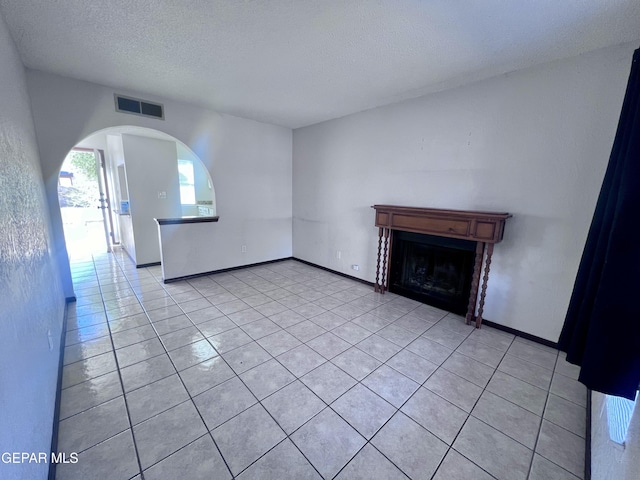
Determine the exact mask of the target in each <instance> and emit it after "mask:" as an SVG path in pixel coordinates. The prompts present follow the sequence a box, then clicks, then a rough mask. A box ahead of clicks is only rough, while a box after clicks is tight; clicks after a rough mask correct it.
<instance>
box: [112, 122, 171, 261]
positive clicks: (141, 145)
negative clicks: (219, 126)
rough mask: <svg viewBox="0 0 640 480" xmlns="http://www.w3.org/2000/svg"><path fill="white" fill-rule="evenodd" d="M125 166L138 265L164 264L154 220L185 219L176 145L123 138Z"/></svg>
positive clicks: (146, 139) (127, 136)
mask: <svg viewBox="0 0 640 480" xmlns="http://www.w3.org/2000/svg"><path fill="white" fill-rule="evenodd" d="M122 146H123V148H124V166H125V171H126V176H127V186H128V191H129V210H130V212H131V223H132V225H133V239H134V243H135V261H136V264H138V265H145V264H149V263H156V262H159V261H160V247H159V243H158V227H157V225H156V222H155V220H154V218H176V217H180V216H182V209H181V208H180V183H179V181H178V158H177V154H176V144H175V142H170V141H167V140H159V139H157V138H146V137H138V136H136V135H127V134H123V135H122Z"/></svg>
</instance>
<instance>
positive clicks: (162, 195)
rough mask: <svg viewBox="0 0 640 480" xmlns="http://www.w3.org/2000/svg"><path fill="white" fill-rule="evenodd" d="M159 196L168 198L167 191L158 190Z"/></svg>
mask: <svg viewBox="0 0 640 480" xmlns="http://www.w3.org/2000/svg"><path fill="white" fill-rule="evenodd" d="M158 198H167V192H158Z"/></svg>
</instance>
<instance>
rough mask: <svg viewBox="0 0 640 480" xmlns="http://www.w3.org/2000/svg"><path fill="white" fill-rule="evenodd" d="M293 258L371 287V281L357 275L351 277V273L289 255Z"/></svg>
mask: <svg viewBox="0 0 640 480" xmlns="http://www.w3.org/2000/svg"><path fill="white" fill-rule="evenodd" d="M291 258H292V259H293V260H296V261H297V262H300V263H304V264H305V265H309V266H310V267H316V268H319V269H320V270H324V271H325V272H330V273H333V274H335V275H340V276H341V277H344V278H348V279H349V280H355V281H356V282H360V283H364V284H365V285H367V286H369V287H371V288H373V285H374V284H373V282H368V281H367V280H363V279H362V278H357V277H353V276H351V275H347V274H346V273H342V272H337V271H335V270H332V269H330V268H327V267H323V266H322V265H317V264H315V263H313V262H307V261H306V260H302V259H301V258H296V257H291Z"/></svg>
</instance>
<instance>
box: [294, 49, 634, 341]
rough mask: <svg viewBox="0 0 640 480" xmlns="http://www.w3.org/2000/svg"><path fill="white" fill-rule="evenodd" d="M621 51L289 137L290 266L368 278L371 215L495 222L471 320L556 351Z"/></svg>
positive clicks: (622, 61) (605, 153)
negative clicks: (463, 216)
mask: <svg viewBox="0 0 640 480" xmlns="http://www.w3.org/2000/svg"><path fill="white" fill-rule="evenodd" d="M633 48H634V45H625V46H620V47H614V48H608V49H604V50H600V51H596V52H592V53H589V54H585V55H581V56H579V57H574V58H570V59H567V60H563V61H558V62H553V63H548V64H545V65H541V66H538V67H535V68H531V69H528V70H525V71H520V72H515V73H510V74H507V75H503V76H500V77H497V78H493V79H489V80H486V81H482V82H478V83H475V84H472V85H468V86H465V87H461V88H456V89H453V90H449V91H445V92H440V93H437V94H432V95H428V96H425V97H422V98H419V99H415V100H411V101H407V102H403V103H400V104H395V105H391V106H387V107H382V108H378V109H374V110H370V111H367V112H363V113H359V114H354V115H350V116H347V117H344V118H341V119H337V120H332V121H328V122H324V123H321V124H318V125H314V126H310V127H306V128H301V129H298V130H295V131H294V135H293V205H294V210H293V244H294V256H295V257H298V258H301V259H304V260H308V261H310V262H313V263H316V264H319V265H322V266H325V267H329V268H332V269H334V270H338V271H341V272H344V273H348V274H351V275H355V276H358V277H360V278H363V279H365V280H368V281H373V280H374V278H375V264H376V241H377V229H376V228H374V211H373V210H372V209H371V208H369V207H370V206H371V205H373V204H396V205H407V206H416V207H433V208H453V209H463V210H494V211H500V212H504V211H507V212H510V213H512V214H513V216H514V217H513V218H512V219H509V220H508V221H507V225H506V230H505V236H504V241H503V242H502V243H500V244H498V245H497V246H496V249H495V254H494V257H493V264H492V266H491V275H490V280H489V288H488V291H487V301H486V305H485V315H484V316H485V318H486V319H488V320H492V321H494V322H497V323H500V324H502V325H506V326H509V327H512V328H516V329H518V330H521V331H524V332H528V333H531V334H533V335H537V336H540V337H543V338H545V339H548V340H552V341H557V339H558V335H559V333H560V330H561V327H562V324H563V321H564V315H565V313H566V308H567V305H568V301H569V297H570V294H571V290H572V288H573V281H574V277H575V274H576V272H577V267H578V263H579V259H580V255H581V253H582V248H583V245H584V241H585V238H586V234H587V231H588V228H589V224H590V221H591V216H592V214H593V209H594V206H595V202H596V199H597V195H598V192H599V188H600V184H601V182H602V178H603V176H604V171H605V168H606V165H607V162H608V158H609V153H610V151H611V145H612V142H613V138H614V134H615V129H616V126H617V121H618V116H619V114H620V108H621V105H622V100H623V97H624V90H625V85H626V81H627V78H628V75H629V70H630V65H631V57H632V52H633ZM337 250H340V251H341V252H342V259H341V260H338V259H337V258H336V251H337ZM352 264H359V265H360V271H359V272H356V271H354V270H351V269H350V266H351V265H352Z"/></svg>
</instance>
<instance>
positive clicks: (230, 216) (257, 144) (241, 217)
mask: <svg viewBox="0 0 640 480" xmlns="http://www.w3.org/2000/svg"><path fill="white" fill-rule="evenodd" d="M27 82H28V86H29V93H30V95H31V101H32V111H33V117H34V122H35V127H36V132H37V135H38V146H39V148H40V152H41V162H42V172H43V176H44V179H45V183H46V189H47V190H46V191H47V197H48V201H49V205H50V209H51V217H52V224H53V229H54V239H55V243H56V245H57V246H59V248H60V250H61V251H62V252H65V249H64V235H63V230H62V221H61V219H60V210H59V208H58V200H57V191H56V184H57V177H58V172H59V169H60V166H61V165H62V162H63V160H64V157H65V156H66V154H67V152H68V151H69V150H70V149H71V148H72V147H73V146H74V145H75V144H76V143H78V142H79V141H80V140H82V139H84V138H85V137H87V136H89V135H90V134H92V133H94V132H96V131H98V130H101V129H104V128H108V127H112V126H120V125H134V126H140V127H148V128H153V129H156V130H160V131H162V132H165V133H167V134H169V135H171V136H173V137H174V138H176V139H177V140H179V141H181V142H183V143H185V144H186V145H187V146H188V147H189V148H190V149H191V150H192V151H193V152H194V153H195V154H196V155H197V156H198V157H199V158H200V159H201V160H202V162H203V163H204V165H205V166H206V168H207V170H208V171H209V173H210V175H211V178H212V179H213V182H214V188H215V191H216V203H217V205H216V208H217V214H218V215H219V216H220V218H221V221H220V223H219V224H218V226H219V228H218V229H217V237H216V239H215V244H216V248H217V252H218V255H217V258H216V263H215V268H220V269H221V268H228V267H234V266H239V265H245V264H250V263H256V262H261V261H266V260H273V259H277V258H282V257H288V256H291V252H292V246H291V210H292V206H291V198H292V197H291V191H292V189H291V178H292V174H291V136H292V132H291V130H290V129H288V128H284V127H279V126H275V125H269V124H265V123H260V122H254V121H251V120H245V119H241V118H238V117H233V116H229V115H221V114H218V113H216V112H213V111H211V110H206V109H203V108H199V107H197V106H193V105H189V104H186V103H181V102H175V101H172V100H168V99H165V98H159V97H156V96H153V95H146V94H143V93H139V92H131V91H126V90H117V92H118V93H121V94H123V95H127V96H134V97H142V98H144V99H145V100H150V101H154V102H159V103H163V104H164V106H165V120H157V119H149V118H144V117H141V116H137V115H127V114H125V113H118V112H116V111H115V108H114V100H113V94H114V92H115V91H116V90H114V89H113V88H109V87H105V86H102V85H97V84H94V83H89V82H82V81H78V80H72V79H69V78H65V77H60V76H57V75H52V74H46V73H42V72H38V71H30V70H28V71H27ZM241 245H247V253H245V254H243V253H241ZM60 263H61V269H62V270H63V272H64V274H65V275H64V281H65V282H64V286H65V292H66V293H67V295H70V294H71V291H72V287H71V283H70V276H69V273H68V265H67V264H66V263H65V262H64V258H63V256H62V255H61V262H60Z"/></svg>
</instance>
